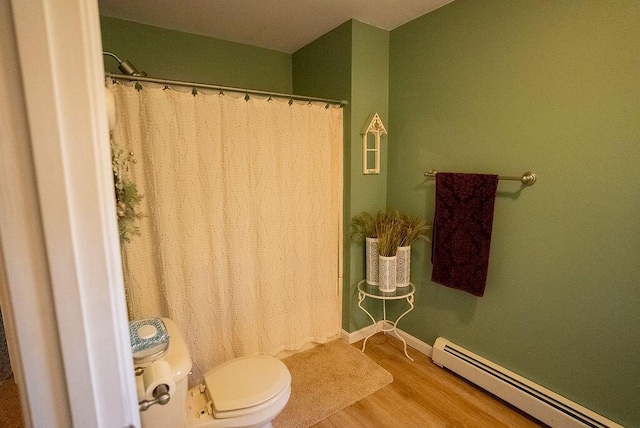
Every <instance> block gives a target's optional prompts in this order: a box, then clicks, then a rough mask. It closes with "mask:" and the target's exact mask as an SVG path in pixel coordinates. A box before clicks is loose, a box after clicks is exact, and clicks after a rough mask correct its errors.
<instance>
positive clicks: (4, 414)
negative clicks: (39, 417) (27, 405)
mask: <svg viewBox="0 0 640 428" xmlns="http://www.w3.org/2000/svg"><path fill="white" fill-rule="evenodd" d="M0 427H2V428H22V427H24V423H23V422H22V413H21V412H20V398H19V397H18V385H16V383H15V382H14V381H13V377H11V378H9V379H7V380H3V381H0Z"/></svg>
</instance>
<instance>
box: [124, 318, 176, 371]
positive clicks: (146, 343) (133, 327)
mask: <svg viewBox="0 0 640 428" xmlns="http://www.w3.org/2000/svg"><path fill="white" fill-rule="evenodd" d="M129 336H130V339H131V352H132V353H133V359H134V361H136V362H143V360H146V359H148V358H150V357H154V356H155V357H156V358H159V357H161V356H162V355H163V354H164V352H166V350H167V349H168V347H169V332H168V331H167V328H166V327H165V325H164V323H163V322H162V320H161V319H160V318H145V319H140V320H134V321H131V322H129Z"/></svg>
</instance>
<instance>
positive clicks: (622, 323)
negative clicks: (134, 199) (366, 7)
mask: <svg viewBox="0 0 640 428" xmlns="http://www.w3.org/2000/svg"><path fill="white" fill-rule="evenodd" d="M390 43H391V50H390V64H391V66H390V85H389V86H390V88H389V93H390V104H389V112H390V113H389V117H390V119H389V128H390V132H389V134H390V137H389V150H390V154H389V180H388V192H387V194H388V198H387V201H388V205H389V206H390V207H394V208H399V209H402V210H405V211H408V212H410V213H415V214H421V215H425V216H427V218H433V209H434V183H433V182H431V181H426V180H424V177H423V173H424V172H425V171H427V170H429V169H432V168H434V169H438V170H440V171H459V172H483V173H499V174H503V175H520V174H522V173H523V172H525V171H529V170H531V171H535V172H536V173H537V174H538V182H537V183H536V184H535V185H534V186H533V187H530V188H524V189H520V186H519V184H518V183H514V182H500V185H499V188H498V190H499V193H498V197H497V201H496V206H495V217H494V229H493V237H492V245H491V260H490V268H489V277H488V281H487V288H486V293H485V296H484V297H483V298H476V297H473V296H471V295H469V294H466V293H463V292H460V291H456V290H452V289H449V288H446V287H442V286H439V285H436V284H434V283H432V282H431V281H430V280H429V279H430V275H431V265H430V262H429V256H430V248H428V247H427V246H426V245H422V244H419V245H417V246H416V247H414V251H413V258H412V277H413V281H414V282H415V283H416V285H417V287H418V291H417V293H416V309H415V310H414V311H413V312H412V313H410V314H409V315H408V316H407V317H406V318H405V319H404V320H403V322H402V325H401V328H402V329H403V330H405V331H407V332H409V333H410V334H412V335H414V336H416V337H417V338H419V339H421V340H423V341H425V342H427V343H433V341H434V339H435V338H436V337H438V336H443V337H446V338H447V339H449V340H451V341H453V342H454V343H458V344H460V345H462V346H464V347H466V348H468V349H470V350H472V351H474V352H476V353H477V354H480V355H482V356H484V357H486V358H488V359H490V360H493V361H495V362H497V363H499V364H501V365H503V366H505V367H507V368H509V369H511V370H512V371H514V372H516V373H519V374H521V375H523V376H525V377H527V378H530V379H532V380H533V381H535V382H537V383H539V384H541V385H543V386H546V387H548V388H549V389H551V390H553V391H555V392H557V393H559V394H561V395H564V396H566V397H568V398H570V399H572V400H574V401H576V402H578V403H580V404H582V405H584V406H586V407H588V408H590V409H592V410H594V411H596V412H598V413H601V414H603V415H605V416H607V417H609V418H610V419H613V420H615V421H617V422H619V423H621V424H624V425H627V426H640V401H639V398H638V397H640V220H639V218H640V191H639V190H638V189H639V187H638V186H639V185H640V54H639V53H638V52H639V51H638V48H639V47H640V3H639V2H637V1H630V0H629V1H622V0H616V1H607V2H603V1H600V0H589V1H587V0H579V1H578V0H576V1H536V2H532V1H528V2H527V1H518V2H515V1H505V0H485V1H482V2H479V1H470V0H457V1H455V2H453V3H450V4H449V5H447V6H444V7H442V8H440V9H438V10H436V11H434V12H432V13H430V14H428V15H425V16H423V17H421V18H418V19H416V20H414V21H412V22H410V23H408V24H406V25H404V26H402V27H400V28H398V29H396V30H394V31H392V32H391V42H390Z"/></svg>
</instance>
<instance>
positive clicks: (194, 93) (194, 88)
mask: <svg viewBox="0 0 640 428" xmlns="http://www.w3.org/2000/svg"><path fill="white" fill-rule="evenodd" d="M191 95H193V96H194V97H195V96H196V95H198V90H197V89H196V87H195V86H194V87H193V90H192V91H191Z"/></svg>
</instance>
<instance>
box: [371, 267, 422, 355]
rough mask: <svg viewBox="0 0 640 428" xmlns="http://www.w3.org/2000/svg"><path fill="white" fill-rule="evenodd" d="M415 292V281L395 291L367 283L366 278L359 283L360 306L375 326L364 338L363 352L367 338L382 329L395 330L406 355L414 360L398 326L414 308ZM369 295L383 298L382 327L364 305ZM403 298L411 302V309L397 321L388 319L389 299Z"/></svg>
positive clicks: (383, 330)
mask: <svg viewBox="0 0 640 428" xmlns="http://www.w3.org/2000/svg"><path fill="white" fill-rule="evenodd" d="M415 292H416V287H415V285H413V283H409V286H408V287H398V288H396V290H395V291H391V292H383V291H380V288H378V287H377V286H374V285H369V284H367V281H366V280H364V279H363V280H362V281H360V282H359V283H358V307H359V308H360V309H362V310H363V311H364V313H365V314H367V315H369V318H371V321H372V322H373V325H372V327H374V331H373V333H371V334H370V335H368V336H367V337H366V338H365V339H364V342H363V343H362V352H364V350H365V348H366V346H367V340H369V338H370V337H371V336H373V335H374V334H376V333H378V332H379V331H382V332H385V333H386V332H389V331H391V332H393V334H395V336H396V337H397V338H399V339H400V340H402V343H404V355H406V356H407V358H408V359H410V360H411V361H413V358H411V357H410V356H409V354H408V353H407V342H406V341H405V340H404V338H403V337H402V336H401V335H399V334H398V330H397V326H398V322H400V320H401V319H402V317H404V316H405V315H407V314H408V313H409V312H411V311H412V310H413V298H414V297H413V295H414V293H415ZM367 297H369V298H371V299H376V300H382V327H381V328H379V327H378V323H377V322H376V320H375V318H374V317H373V315H371V314H370V313H369V311H367V310H366V309H365V308H364V307H363V306H362V302H363V301H364V299H366V298H367ZM402 299H405V300H406V301H407V303H408V304H409V309H407V310H406V311H405V312H404V313H403V314H402V315H400V316H399V317H398V318H397V319H396V320H395V321H392V320H388V319H387V300H402Z"/></svg>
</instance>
